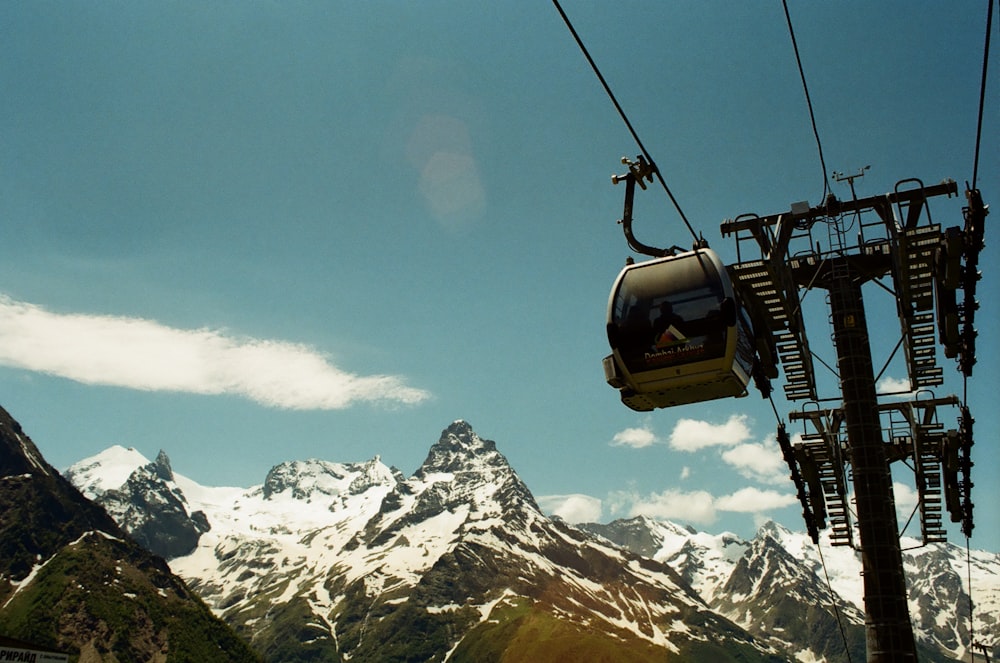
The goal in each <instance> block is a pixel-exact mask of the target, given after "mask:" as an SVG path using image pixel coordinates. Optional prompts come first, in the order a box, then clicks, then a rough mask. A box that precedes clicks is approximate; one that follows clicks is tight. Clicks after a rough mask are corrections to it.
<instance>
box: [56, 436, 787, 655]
mask: <svg viewBox="0 0 1000 663" xmlns="http://www.w3.org/2000/svg"><path fill="white" fill-rule="evenodd" d="M123 457H128V455H127V454H124V453H123V452H122V450H120V449H115V450H113V451H111V452H108V453H107V459H108V462H118V461H120V459H121V458H123ZM132 460H133V461H135V460H140V462H141V461H142V460H144V459H135V458H132ZM101 462H102V459H101V457H100V456H98V457H95V458H91V459H87V460H85V461H81V463H78V464H77V465H76V466H74V467H73V468H71V469H70V470H69V471H68V472H67V474H68V475H69V476H72V477H74V478H75V480H78V481H79V480H82V479H83V478H84V477H88V478H89V479H88V480H89V482H90V483H89V484H87V485H84V486H82V488H83V489H84V490H88V491H90V492H91V493H92V494H95V495H97V496H98V499H99V500H103V499H104V496H107V495H109V494H110V495H112V497H114V495H115V493H116V490H117V492H121V491H120V490H118V489H112V490H108V488H107V483H106V482H103V480H101V479H98V476H99V475H102V474H103V473H102V472H99V471H97V470H96V468H97V466H99V465H100V464H101ZM154 464H155V463H154ZM148 465H149V463H142V464H141V465H137V467H136V469H135V471H134V472H133V473H132V475H130V476H129V478H128V479H127V480H126V483H127V482H128V481H132V478H133V475H134V474H135V472H140V473H142V474H144V475H148V474H149V473H148V472H147V470H146V468H148ZM114 473H116V476H118V477H120V476H121V474H122V470H121V468H120V467H118V468H116V469H115V470H114ZM171 483H172V485H170V484H171ZM148 485H150V486H152V484H148ZM164 486H165V487H166V488H167V490H168V491H169V492H170V493H171V494H172V495H174V496H175V497H178V498H179V499H182V500H183V502H184V504H185V511H186V512H187V513H196V512H199V511H200V512H203V513H204V514H205V517H206V519H207V522H208V524H209V526H210V529H207V530H206V531H204V532H202V533H201V534H200V536H199V539H198V543H197V546H196V548H195V549H194V551H193V552H191V553H189V554H185V555H181V556H176V557H174V558H172V559H171V560H170V565H171V567H172V568H173V569H174V570H175V572H177V573H178V574H179V575H181V576H182V577H183V578H185V579H186V581H187V582H188V584H189V585H190V586H191V587H192V589H193V590H195V591H196V592H197V593H198V594H199V595H200V596H201V597H202V598H203V600H205V601H206V602H207V603H208V604H209V605H210V606H211V607H212V608H213V609H214V610H215V611H216V613H217V614H219V615H220V616H222V617H223V618H224V619H225V620H226V621H227V622H228V623H230V624H231V625H233V626H235V627H236V629H237V631H238V632H241V633H243V634H244V635H245V636H246V637H247V638H248V639H249V640H251V642H252V643H253V644H254V645H255V646H256V647H257V648H258V650H259V651H261V652H262V653H264V655H265V656H266V657H268V658H269V659H272V660H281V661H295V660H317V659H318V660H334V661H336V660H347V659H348V658H350V659H351V660H352V661H393V660H428V661H430V660H438V661H440V660H445V659H447V660H451V661H460V660H470V661H482V660H499V658H500V657H501V656H503V655H507V656H511V657H512V658H513V659H514V660H534V661H546V660H602V659H605V654H602V653H600V652H609V654H607V656H610V657H614V660H622V659H623V658H624V659H627V660H635V661H644V660H731V659H732V657H738V658H739V659H740V660H748V661H780V660H786V658H785V657H783V656H781V655H780V654H779V653H778V652H775V651H773V650H771V649H769V648H768V647H767V646H765V645H762V644H760V643H759V642H757V641H756V640H755V639H754V638H753V637H752V636H750V635H749V634H748V633H746V632H745V631H744V630H742V629H740V628H739V627H738V626H736V625H735V624H733V623H732V622H730V621H729V620H728V619H725V618H724V617H720V616H719V615H717V614H716V613H714V612H712V611H711V610H709V609H708V608H707V606H706V605H705V603H704V602H703V601H702V600H701V599H700V598H699V597H698V596H697V594H696V593H694V592H693V591H692V590H691V588H690V586H688V585H687V583H685V582H684V581H683V580H682V579H681V578H680V577H679V576H678V575H677V574H676V573H675V572H674V571H673V569H671V568H670V567H669V566H667V565H666V564H662V563H659V562H656V561H654V560H651V559H647V558H644V557H641V556H639V555H636V554H634V553H631V552H629V551H626V550H624V549H622V548H620V547H618V546H614V545H612V544H610V543H608V542H606V541H602V540H599V539H597V538H595V537H593V536H591V535H588V534H586V533H584V532H582V531H580V530H577V529H574V528H571V527H569V526H567V525H565V524H563V523H561V522H558V521H553V520H551V519H549V518H547V517H546V516H545V515H544V514H542V512H541V511H540V510H539V508H538V506H537V505H536V504H535V500H534V498H533V497H532V495H531V493H530V491H529V490H528V489H527V487H526V486H525V485H524V483H523V482H522V481H521V480H520V479H519V478H518V476H517V474H516V473H515V472H514V471H513V469H512V468H511V467H510V465H509V464H508V462H507V460H506V459H505V458H504V456H503V455H502V454H500V452H499V451H497V449H496V445H495V444H494V443H493V442H491V441H489V440H484V439H482V438H480V437H479V436H478V435H476V433H475V432H474V431H473V430H472V428H471V427H470V426H469V425H468V424H467V423H465V422H462V421H457V422H455V423H454V424H452V425H451V426H450V427H448V428H447V429H446V430H445V431H444V432H443V433H442V435H441V438H440V440H439V441H438V442H437V443H436V444H434V445H433V446H432V447H431V449H430V451H429V453H428V455H427V459H426V460H425V461H424V463H423V464H422V465H421V467H420V468H419V469H418V470H417V471H416V472H415V473H414V474H413V476H411V477H409V478H404V477H403V476H402V475H401V474H400V473H399V472H398V471H396V470H393V469H392V468H389V467H386V466H385V465H384V464H382V462H381V460H380V459H378V458H374V459H372V460H370V461H368V462H366V463H353V464H338V463H328V462H324V461H317V460H311V461H303V462H291V463H283V464H281V465H279V466H277V467H275V468H274V469H273V470H272V471H271V472H270V473H269V474H268V477H267V478H266V479H265V481H264V483H263V484H262V485H260V486H256V487H253V488H250V489H239V488H204V487H201V486H198V485H196V484H194V483H193V482H190V481H188V480H187V479H185V478H184V477H182V476H180V475H172V480H171V481H166V482H164V483H163V485H161V486H158V487H156V489H157V490H162V489H163V487H164ZM101 491H103V495H102V494H101ZM145 501H146V502H156V501H159V498H156V499H148V498H147V499H145ZM117 513H119V514H125V513H127V511H121V510H119V511H117ZM124 526H125V527H126V528H128V527H129V524H128V523H127V522H125V523H124ZM539 632H543V633H545V634H546V637H544V638H543V637H539ZM606 660H612V659H611V658H607V659H606Z"/></svg>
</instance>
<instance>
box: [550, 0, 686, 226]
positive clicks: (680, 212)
mask: <svg viewBox="0 0 1000 663" xmlns="http://www.w3.org/2000/svg"><path fill="white" fill-rule="evenodd" d="M552 4H554V5H555V7H556V10H558V12H559V15H560V16H562V19H563V22H564V23H565V24H566V27H567V28H569V31H570V34H572V35H573V39H575V40H576V44H577V46H579V47H580V50H581V51H582V52H583V55H584V57H585V58H587V62H589V63H590V68H591V69H593V70H594V73H595V74H596V75H597V79H598V80H599V81H601V85H603V86H604V91H605V92H606V93H607V94H608V98H610V99H611V103H613V104H614V106H615V109H616V110H617V111H618V115H619V116H620V117H621V119H622V121H623V122H624V123H625V126H626V127H628V130H629V133H631V134H632V138H633V139H634V140H635V142H636V144H637V145H638V146H639V151H640V152H642V155H643V157H645V159H646V161H648V162H649V163H651V164H653V172H654V173H655V174H656V179H657V180H659V182H660V186H662V187H663V190H664V191H665V192H666V193H667V196H668V197H669V198H670V202H671V203H673V205H674V209H676V210H677V214H678V215H679V216H680V217H681V221H683V222H684V225H685V226H687V229H688V232H690V233H691V237H693V238H694V240H695V242H697V241H698V234H697V233H696V232H695V231H694V228H692V227H691V223H690V222H689V221H688V219H687V217H686V216H685V215H684V211H683V210H682V209H681V206H680V204H679V203H678V202H677V199H676V198H674V194H673V193H672V192H671V191H670V187H668V186H667V183H666V181H664V179H663V175H661V174H660V169H659V168H657V167H656V165H655V164H656V162H655V161H653V157H651V156H650V154H649V152H648V151H647V150H646V147H645V146H644V145H643V144H642V140H640V139H639V134H638V133H637V132H636V130H635V128H633V127H632V123H631V122H629V119H628V116H627V115H626V114H625V111H624V109H622V107H621V104H619V103H618V99H617V98H616V97H615V94H614V92H612V91H611V86H610V85H608V82H607V81H606V80H605V79H604V76H603V75H602V74H601V70H600V69H598V67H597V63H596V62H594V59H593V58H592V57H590V52H588V51H587V47H586V46H584V44H583V40H582V39H581V38H580V35H579V34H577V32H576V29H575V28H574V27H573V24H572V23H571V22H570V20H569V17H568V16H567V15H566V12H564V11H563V8H562V6H561V5H560V4H559V0H552Z"/></svg>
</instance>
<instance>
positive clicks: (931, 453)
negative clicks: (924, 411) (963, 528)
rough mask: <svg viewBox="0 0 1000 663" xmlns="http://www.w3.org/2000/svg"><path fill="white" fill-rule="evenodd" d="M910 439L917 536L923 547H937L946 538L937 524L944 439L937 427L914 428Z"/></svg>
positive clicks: (920, 426) (929, 425)
mask: <svg viewBox="0 0 1000 663" xmlns="http://www.w3.org/2000/svg"><path fill="white" fill-rule="evenodd" d="M913 428H914V435H913V436H912V438H913V466H914V473H915V475H916V482H917V494H918V495H919V497H920V533H921V534H922V535H923V540H924V543H941V542H944V541H947V540H948V534H947V532H945V530H944V527H943V526H942V524H941V516H942V511H943V505H942V501H943V489H942V482H941V451H942V448H943V446H942V445H943V443H944V439H945V433H944V426H943V425H942V424H939V423H929V424H916V425H915V426H914V427H913Z"/></svg>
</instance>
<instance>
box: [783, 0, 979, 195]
mask: <svg viewBox="0 0 1000 663" xmlns="http://www.w3.org/2000/svg"><path fill="white" fill-rule="evenodd" d="M991 1H992V0H991ZM781 5H782V7H784V9H785V22H786V23H788V35H789V36H790V37H791V38H792V50H794V51H795V63H796V64H797V65H798V67H799V78H801V79H802V91H803V92H805V95H806V106H807V107H808V108H809V120H810V121H811V122H812V130H813V136H815V137H816V149H817V150H818V151H819V165H820V167H821V168H822V169H823V197H822V198H821V199H820V200H821V201H825V200H826V194H827V193H828V192H829V191H830V180H829V179H828V178H827V176H826V160H825V159H824V158H823V143H822V142H821V141H820V139H819V129H817V128H816V114H815V113H813V105H812V99H811V98H810V97H809V86H808V85H806V73H805V70H804V69H803V68H802V58H801V57H800V56H799V45H798V42H796V41H795V29H794V28H793V27H792V17H791V15H790V14H789V13H788V0H781Z"/></svg>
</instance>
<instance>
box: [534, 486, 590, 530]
mask: <svg viewBox="0 0 1000 663" xmlns="http://www.w3.org/2000/svg"><path fill="white" fill-rule="evenodd" d="M536 499H537V500H538V506H539V507H541V509H542V511H544V512H545V513H547V514H549V515H552V516H559V517H560V518H562V519H563V520H565V521H566V522H568V523H574V524H575V523H596V522H599V521H600V520H601V514H602V512H603V508H602V503H601V500H600V499H598V498H596V497H591V496H590V495H581V494H579V493H575V494H572V495H543V496H541V497H538V498H536Z"/></svg>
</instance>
